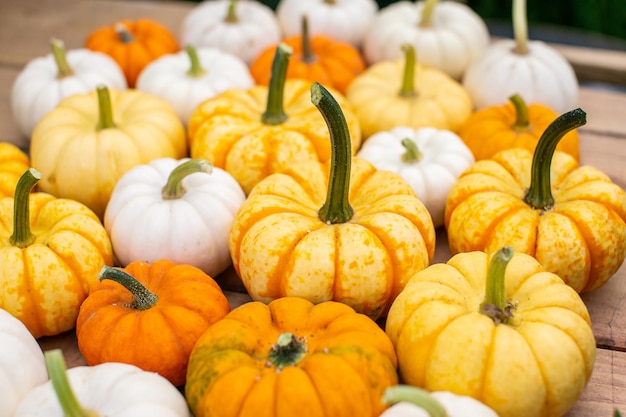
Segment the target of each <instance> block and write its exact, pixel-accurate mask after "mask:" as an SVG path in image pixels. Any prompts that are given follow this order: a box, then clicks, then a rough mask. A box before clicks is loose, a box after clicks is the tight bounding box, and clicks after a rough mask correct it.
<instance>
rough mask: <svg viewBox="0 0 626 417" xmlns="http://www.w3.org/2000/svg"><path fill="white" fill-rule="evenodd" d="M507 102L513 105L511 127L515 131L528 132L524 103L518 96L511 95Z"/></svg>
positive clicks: (526, 109)
mask: <svg viewBox="0 0 626 417" xmlns="http://www.w3.org/2000/svg"><path fill="white" fill-rule="evenodd" d="M509 101H510V102H511V103H513V107H515V124H514V125H513V129H514V130H516V131H526V130H528V124H529V122H528V106H527V105H526V102H525V101H524V99H523V98H522V96H520V95H519V94H513V95H512V96H511V97H509Z"/></svg>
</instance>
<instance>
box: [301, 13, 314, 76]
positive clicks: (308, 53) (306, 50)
mask: <svg viewBox="0 0 626 417" xmlns="http://www.w3.org/2000/svg"><path fill="white" fill-rule="evenodd" d="M301 39H302V62H305V63H307V64H310V63H313V62H315V55H313V50H312V49H311V36H310V34H309V19H308V18H307V17H306V15H302V37H301Z"/></svg>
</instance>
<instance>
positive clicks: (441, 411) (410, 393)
mask: <svg viewBox="0 0 626 417" xmlns="http://www.w3.org/2000/svg"><path fill="white" fill-rule="evenodd" d="M399 402H408V403H411V404H414V405H416V406H418V407H420V408H422V409H423V410H424V411H426V412H427V413H428V415H429V416H430V417H448V413H447V412H446V409H445V408H443V406H442V405H441V403H440V402H439V401H437V399H435V398H434V397H433V396H432V395H430V393H429V392H428V391H426V390H423V389H421V388H417V387H414V386H411V385H395V386H392V387H389V388H387V389H386V390H385V391H384V392H383V403H384V404H386V405H392V404H395V403H399Z"/></svg>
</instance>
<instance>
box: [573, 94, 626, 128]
mask: <svg viewBox="0 0 626 417" xmlns="http://www.w3.org/2000/svg"><path fill="white" fill-rule="evenodd" d="M578 103H579V106H580V108H581V109H583V110H584V111H585V112H587V124H586V125H585V126H583V127H581V128H580V131H581V132H591V133H596V134H602V135H609V136H614V137H619V138H622V139H625V140H626V123H624V115H626V90H624V91H613V90H605V89H597V88H589V87H581V88H580V94H579V98H578Z"/></svg>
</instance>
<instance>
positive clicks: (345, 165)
mask: <svg viewBox="0 0 626 417" xmlns="http://www.w3.org/2000/svg"><path fill="white" fill-rule="evenodd" d="M311 101H312V102H313V104H314V105H315V106H316V107H317V109H318V110H319V111H320V113H322V116H323V117H324V120H325V121H326V125H327V126H328V131H329V132H330V142H331V147H332V152H331V156H330V177H329V180H328V191H327V193H326V202H324V205H323V206H322V208H320V210H319V212H318V213H319V217H320V219H321V220H322V221H323V222H324V223H327V224H337V223H346V222H348V221H349V220H350V219H351V218H352V216H353V214H354V210H353V209H352V206H350V201H349V199H348V197H349V194H350V169H351V163H352V145H351V141H350V131H349V129H348V123H347V122H346V118H345V116H344V114H343V111H342V110H341V107H340V106H339V103H337V101H336V100H335V98H334V97H333V96H332V94H331V93H330V92H329V91H328V90H327V89H326V88H324V86H322V85H321V84H320V83H318V82H314V83H313V85H311Z"/></svg>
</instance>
